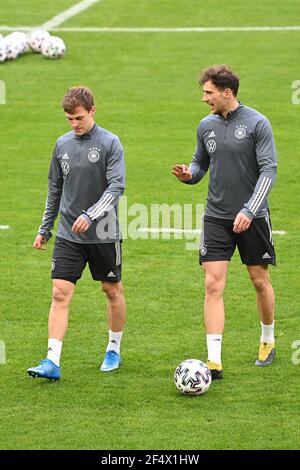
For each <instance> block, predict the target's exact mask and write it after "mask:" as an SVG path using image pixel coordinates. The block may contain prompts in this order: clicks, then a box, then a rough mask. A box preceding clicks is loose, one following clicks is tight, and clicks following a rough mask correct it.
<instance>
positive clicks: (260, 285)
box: [251, 277, 270, 293]
mask: <svg viewBox="0 0 300 470" xmlns="http://www.w3.org/2000/svg"><path fill="white" fill-rule="evenodd" d="M251 281H252V284H253V286H254V289H255V290H256V292H258V293H262V292H265V291H266V290H267V289H268V287H269V284H270V281H269V279H268V278H267V277H264V278H261V277H257V278H256V277H251Z"/></svg>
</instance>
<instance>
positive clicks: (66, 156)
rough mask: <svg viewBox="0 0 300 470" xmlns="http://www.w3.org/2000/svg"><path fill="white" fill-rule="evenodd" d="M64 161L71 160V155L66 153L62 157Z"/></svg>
mask: <svg viewBox="0 0 300 470" xmlns="http://www.w3.org/2000/svg"><path fill="white" fill-rule="evenodd" d="M61 159H62V160H69V155H68V154H67V153H64V154H63V156H62V157H61Z"/></svg>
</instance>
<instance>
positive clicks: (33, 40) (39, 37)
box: [29, 29, 50, 52]
mask: <svg viewBox="0 0 300 470" xmlns="http://www.w3.org/2000/svg"><path fill="white" fill-rule="evenodd" d="M49 37H50V34H49V33H48V31H43V30H42V29H37V30H36V31H33V32H32V33H31V34H30V37H29V44H30V47H31V49H32V50H33V51H34V52H41V50H42V45H43V42H44V41H45V39H48V38H49Z"/></svg>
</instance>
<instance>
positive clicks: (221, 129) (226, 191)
mask: <svg viewBox="0 0 300 470" xmlns="http://www.w3.org/2000/svg"><path fill="white" fill-rule="evenodd" d="M276 167H277V162H276V148H275V143H274V137H273V132H272V128H271V125H270V123H269V121H268V119H267V118H266V117H265V116H263V115H262V114H260V113H259V112H257V111H255V110H254V109H251V108H248V107H247V106H244V105H242V104H240V105H239V107H238V108H237V109H236V110H234V111H233V112H231V113H229V115H228V116H227V118H226V119H225V118H224V117H223V116H221V115H218V114H216V115H215V114H212V115H209V116H207V117H205V118H204V119H203V120H202V121H201V122H200V125H199V127H198V130H197V147H196V151H195V154H194V156H193V159H192V162H191V164H190V170H191V172H192V174H193V178H192V180H190V181H188V182H187V183H188V184H195V183H198V182H199V181H200V180H201V179H202V178H203V176H204V175H205V173H206V172H207V170H208V168H209V169H210V178H209V189H208V196H207V205H206V210H205V214H206V215H210V216H213V217H218V218H224V219H234V218H235V217H236V215H237V214H238V212H240V211H241V212H243V213H244V214H246V215H247V216H248V217H249V218H250V219H251V220H252V219H253V218H255V217H265V216H266V215H267V212H268V203H267V197H268V194H269V192H270V190H271V187H272V185H273V183H274V180H275V176H276Z"/></svg>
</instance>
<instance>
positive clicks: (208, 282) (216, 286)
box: [205, 274, 225, 295]
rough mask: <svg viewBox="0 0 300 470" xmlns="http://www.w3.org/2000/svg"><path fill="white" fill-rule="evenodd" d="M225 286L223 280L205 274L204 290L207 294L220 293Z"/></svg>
mask: <svg viewBox="0 0 300 470" xmlns="http://www.w3.org/2000/svg"><path fill="white" fill-rule="evenodd" d="M224 288H225V281H224V279H222V278H218V277H216V276H214V275H210V274H209V275H206V277H205V292H206V294H208V295H222V294H223V291H224Z"/></svg>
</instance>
